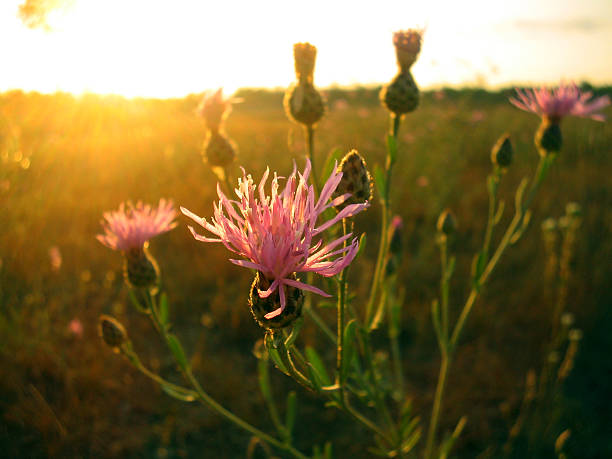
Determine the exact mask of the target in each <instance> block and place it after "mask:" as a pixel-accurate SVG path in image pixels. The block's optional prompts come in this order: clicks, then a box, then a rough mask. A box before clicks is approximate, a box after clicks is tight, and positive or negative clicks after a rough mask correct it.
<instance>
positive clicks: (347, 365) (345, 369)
mask: <svg viewBox="0 0 612 459" xmlns="http://www.w3.org/2000/svg"><path fill="white" fill-rule="evenodd" d="M356 330H357V321H356V320H355V319H352V320H350V321H349V323H348V324H346V327H344V356H343V360H342V369H341V370H342V380H343V381H346V377H347V375H348V373H349V370H350V369H351V366H352V363H353V359H354V358H355V332H356Z"/></svg>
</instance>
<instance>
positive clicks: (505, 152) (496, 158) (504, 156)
mask: <svg viewBox="0 0 612 459" xmlns="http://www.w3.org/2000/svg"><path fill="white" fill-rule="evenodd" d="M513 153H514V149H513V148H512V143H511V142H510V135H509V134H504V135H503V136H501V137H500V138H499V140H498V141H497V142H496V143H495V145H494V146H493V149H492V150H491V162H492V163H493V164H495V165H496V166H499V167H508V166H509V165H510V164H511V163H512V155H513Z"/></svg>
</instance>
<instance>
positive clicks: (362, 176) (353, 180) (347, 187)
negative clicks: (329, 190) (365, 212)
mask: <svg viewBox="0 0 612 459" xmlns="http://www.w3.org/2000/svg"><path fill="white" fill-rule="evenodd" d="M338 171H339V172H342V179H340V183H339V184H338V186H337V187H336V191H334V193H333V194H332V198H337V197H339V196H342V195H343V194H346V193H350V195H351V196H349V197H348V198H347V199H346V200H345V201H344V202H342V203H341V204H338V205H337V206H336V209H337V210H342V209H344V208H345V207H346V206H348V205H349V204H361V203H364V202H366V201H370V200H371V199H372V188H373V185H372V176H371V175H370V172H368V168H367V166H366V162H365V159H363V156H361V155H360V154H359V152H358V151H357V150H351V151H350V152H348V153H347V154H346V155H345V156H344V158H342V161H341V162H340V165H339V166H338Z"/></svg>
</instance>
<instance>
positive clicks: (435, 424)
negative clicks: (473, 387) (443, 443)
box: [425, 352, 450, 459]
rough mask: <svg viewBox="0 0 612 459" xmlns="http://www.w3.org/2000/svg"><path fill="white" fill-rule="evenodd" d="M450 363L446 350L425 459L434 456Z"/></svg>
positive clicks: (430, 423) (430, 421) (439, 376)
mask: <svg viewBox="0 0 612 459" xmlns="http://www.w3.org/2000/svg"><path fill="white" fill-rule="evenodd" d="M449 365H450V358H449V356H448V354H446V352H443V353H442V361H441V363H440V374H439V375H438V385H437V387H436V395H435V398H434V405H433V409H432V412H431V419H430V420H429V430H428V431H427V443H426V446H425V459H429V458H430V457H432V454H433V448H434V443H435V440H436V431H437V430H438V418H439V416H440V408H441V407H442V395H443V393H444V387H445V385H446V377H447V375H448V368H449Z"/></svg>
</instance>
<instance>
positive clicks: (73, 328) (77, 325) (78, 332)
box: [68, 317, 83, 338]
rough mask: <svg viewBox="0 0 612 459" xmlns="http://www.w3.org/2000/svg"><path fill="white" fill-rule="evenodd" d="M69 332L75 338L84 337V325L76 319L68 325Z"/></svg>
mask: <svg viewBox="0 0 612 459" xmlns="http://www.w3.org/2000/svg"><path fill="white" fill-rule="evenodd" d="M68 331H69V332H70V333H71V334H72V335H73V336H75V337H77V338H80V337H81V336H83V323H82V322H81V321H80V320H79V319H77V318H76V317H75V318H74V319H72V320H71V321H70V322H69V323H68Z"/></svg>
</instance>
